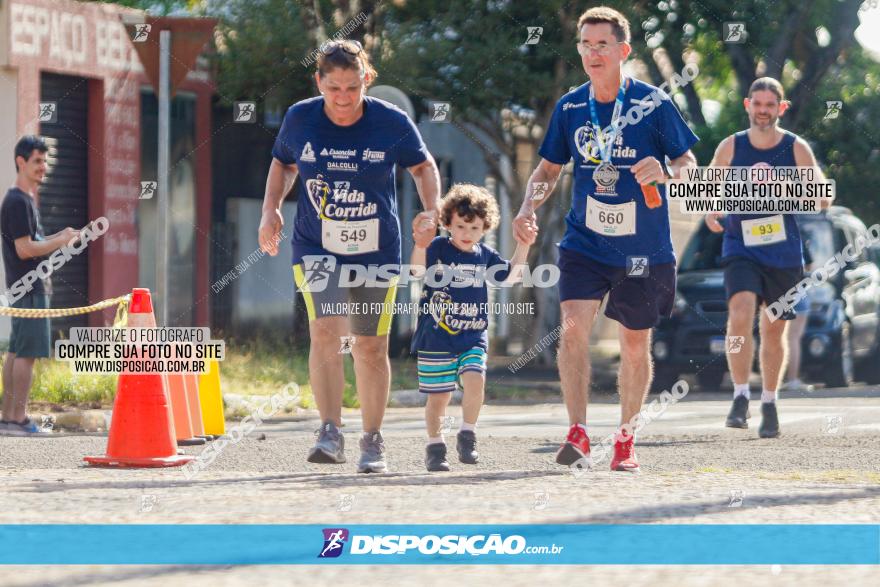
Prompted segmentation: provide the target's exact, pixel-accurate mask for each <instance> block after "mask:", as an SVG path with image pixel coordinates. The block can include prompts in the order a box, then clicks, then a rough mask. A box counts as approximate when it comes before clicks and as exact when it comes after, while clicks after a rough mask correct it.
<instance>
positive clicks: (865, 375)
mask: <svg viewBox="0 0 880 587" xmlns="http://www.w3.org/2000/svg"><path fill="white" fill-rule="evenodd" d="M875 337H876V339H875V341H874V348H873V349H872V350H871V352H870V354H868V356H867V357H865V358H863V359H862V360H860V361H859V362H858V364H856V377H857V378H858V380H859V381H864V382H865V383H870V384H875V383H880V329H878V331H877V334H876V335H875Z"/></svg>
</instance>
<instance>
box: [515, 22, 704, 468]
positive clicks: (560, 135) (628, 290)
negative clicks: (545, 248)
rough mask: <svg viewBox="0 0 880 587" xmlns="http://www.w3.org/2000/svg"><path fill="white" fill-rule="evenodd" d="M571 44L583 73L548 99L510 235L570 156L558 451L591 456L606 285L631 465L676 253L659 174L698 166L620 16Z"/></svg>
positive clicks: (571, 458) (563, 458) (620, 455)
mask: <svg viewBox="0 0 880 587" xmlns="http://www.w3.org/2000/svg"><path fill="white" fill-rule="evenodd" d="M577 30H578V35H579V37H578V41H579V42H578V44H577V45H578V52H579V53H580V55H581V63H582V65H583V68H584V71H585V72H586V73H587V75H588V76H589V78H590V81H589V82H588V83H586V84H583V85H582V86H579V87H578V88H575V89H574V90H572V91H571V92H569V93H568V94H566V95H565V96H563V97H562V98H561V99H560V100H559V102H558V103H557V105H556V109H555V111H554V112H553V117H552V119H551V121H550V124H549V127H548V129H547V134H546V136H545V138H544V142H543V144H542V145H541V148H540V150H539V153H540V155H541V157H542V159H541V162H540V163H539V164H538V166H537V168H536V169H535V171H534V172H533V173H532V176H531V178H530V180H529V185H528V188H527V190H526V194H525V199H524V201H523V204H522V207H521V208H520V211H519V214H518V215H517V217H516V219H515V220H514V236H515V238H516V239H517V241H518V242H520V243H524V244H525V243H526V242H528V237H529V235H530V234H531V233H535V232H537V230H538V226H537V217H536V215H535V210H536V209H537V208H538V207H539V206H541V205H542V204H544V203H545V202H546V201H547V200H548V199H549V198H546V197H543V195H541V196H540V197H536V196H535V194H536V193H537V192H536V190H537V189H540V190H541V192H540V193H541V194H543V193H547V194H550V193H551V192H552V191H553V188H554V186H555V185H556V181H557V179H558V178H559V174H560V172H561V171H562V168H563V166H565V165H566V164H568V162H569V161H570V160H571V159H574V169H573V175H574V182H573V188H572V204H571V210H570V211H569V213H568V215H567V216H566V218H565V221H566V231H565V235H564V236H563V238H562V241H561V242H560V243H559V249H560V251H559V268H560V281H559V298H560V301H561V306H562V324H563V325H564V327H563V329H562V334H561V337H560V347H559V358H558V361H559V374H560V379H561V382H562V392H563V396H564V399H565V405H566V409H567V411H568V416H569V424H570V429H569V433H568V436H567V438H566V440H565V442H563V444H562V446H561V447H560V449H559V452H558V453H557V455H556V462H557V463H559V464H562V465H569V466H571V465H574V464H575V463H578V462H582V461H584V460H586V461H587V462H588V463H589V462H590V442H589V438H588V436H587V429H586V422H587V403H588V397H589V387H590V364H589V340H590V332H591V330H592V328H593V323H594V320H595V317H596V315H597V313H598V311H599V306H600V305H601V303H602V300H603V299H604V298H605V297H606V296H607V298H608V303H607V306H606V310H605V315H606V316H608V317H609V318H611V319H613V320H616V321H617V322H619V324H620V325H619V338H620V355H621V366H620V375H619V379H618V386H619V391H620V398H621V427H620V430H619V433H618V434H617V437H616V442H615V445H614V455H613V458H612V460H611V468H612V470H615V471H628V472H637V471H638V470H639V464H638V461H637V460H636V455H635V450H634V434H633V432H634V431H633V428H634V426H633V425H632V423H633V420H634V418H635V416H637V415H638V413H639V412H640V410H641V407H642V402H643V401H644V398H645V395H646V394H647V391H648V389H649V386H650V383H651V376H652V369H651V355H650V340H651V328H652V327H654V326H655V325H656V324H657V322H658V321H659V318H660V316H663V315H668V314H669V313H670V311H671V310H672V304H673V300H674V296H675V254H674V253H673V250H672V240H671V238H670V231H669V212H668V210H667V208H666V206H664V205H663V202H664V201H665V188H664V187H663V186H662V185H659V186H658V185H657V184H663V183H664V182H665V181H666V179H667V177H669V175H667V167H666V165H665V164H664V162H665V160H666V159H669V160H670V163H669V168H670V169H671V174H670V175H671V176H676V177H677V176H678V175H679V173H680V172H681V170H682V169H683V168H685V167H694V166H696V163H697V162H696V159H695V157H694V155H693V154H692V153H691V151H690V148H691V147H692V146H693V145H694V143H696V142H697V140H698V139H697V137H696V135H694V133H692V132H691V131H690V129H689V128H688V127H687V125H686V124H685V122H684V120H682V118H681V115H680V114H679V112H678V110H677V109H676V107H675V105H674V103H673V102H672V100H671V99H670V97H669V96H668V95H667V94H666V93H664V92H663V91H661V90H659V89H657V88H655V87H653V86H650V85H648V84H646V83H643V82H641V81H639V80H636V79H633V78H631V77H627V76H625V75H623V72H622V71H621V67H622V65H623V62H624V61H626V59H627V57H628V56H629V54H630V52H631V51H632V48H631V47H630V44H629V40H630V31H629V22H628V21H627V19H626V18H625V17H624V16H623V15H622V14H620V13H619V12H617V11H616V10H613V9H611V8H608V7H604V6H602V7H597V8H591V9H589V10H587V11H586V12H585V13H584V14H583V15H582V16H581V17H580V19H579V20H578V27H577Z"/></svg>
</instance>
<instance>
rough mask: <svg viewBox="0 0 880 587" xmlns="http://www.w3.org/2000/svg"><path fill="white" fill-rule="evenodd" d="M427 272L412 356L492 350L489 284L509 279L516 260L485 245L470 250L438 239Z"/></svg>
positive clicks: (430, 248)
mask: <svg viewBox="0 0 880 587" xmlns="http://www.w3.org/2000/svg"><path fill="white" fill-rule="evenodd" d="M425 268H426V271H425V277H424V279H425V283H424V285H423V286H422V296H421V300H420V306H419V319H418V326H417V327H416V333H415V335H414V336H413V340H412V347H411V350H412V352H413V353H415V352H418V351H434V352H437V351H444V352H449V353H455V354H460V353H463V352H465V351H467V350H469V349H472V348H474V347H480V348H482V349H484V350H488V347H489V336H488V334H487V330H486V329H487V327H488V325H489V317H488V303H489V290H488V284H489V283H500V282H501V281H504V280H505V279H507V277H508V276H509V275H510V269H511V267H510V261H506V260H504V259H503V258H502V257H501V255H499V254H498V251H496V250H495V249H493V248H492V247H490V246H488V245H486V244H484V243H477V244H476V245H474V248H473V250H472V251H471V252H467V251H462V250H461V249H459V248H458V247H456V246H455V245H453V244H452V241H451V240H450V238H449V237H444V236H438V237H436V238H435V239H434V240H433V241H432V242H431V244H430V245H429V246H428V249H427V253H426V259H425ZM444 284H445V285H444ZM462 285H464V286H463V287H462Z"/></svg>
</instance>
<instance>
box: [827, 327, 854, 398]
mask: <svg viewBox="0 0 880 587" xmlns="http://www.w3.org/2000/svg"><path fill="white" fill-rule="evenodd" d="M823 381H824V382H825V385H826V386H828V387H849V386H850V385H852V382H853V357H852V340H850V332H849V322H844V323H843V325H842V326H841V327H840V344H839V345H838V347H837V352H835V353H834V354H833V355H832V356H831V360H830V363H829V365H828V368H827V369H826V370H825V376H824V377H823Z"/></svg>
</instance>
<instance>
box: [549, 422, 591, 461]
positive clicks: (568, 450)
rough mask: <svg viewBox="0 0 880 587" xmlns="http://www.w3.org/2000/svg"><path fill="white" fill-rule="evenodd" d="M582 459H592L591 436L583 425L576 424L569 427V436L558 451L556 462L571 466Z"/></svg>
mask: <svg viewBox="0 0 880 587" xmlns="http://www.w3.org/2000/svg"><path fill="white" fill-rule="evenodd" d="M581 459H587V460H588V461H589V460H590V438H589V437H588V436H587V433H586V432H584V429H583V428H582V427H580V426H579V425H577V424H575V425H573V426H572V427H571V428H569V429H568V436H567V437H566V438H565V442H563V443H562V446H560V447H559V451H558V452H557V453H556V462H557V463H559V464H560V465H566V466H571V465H573V464H575V463H576V462H578V461H579V460H581Z"/></svg>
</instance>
